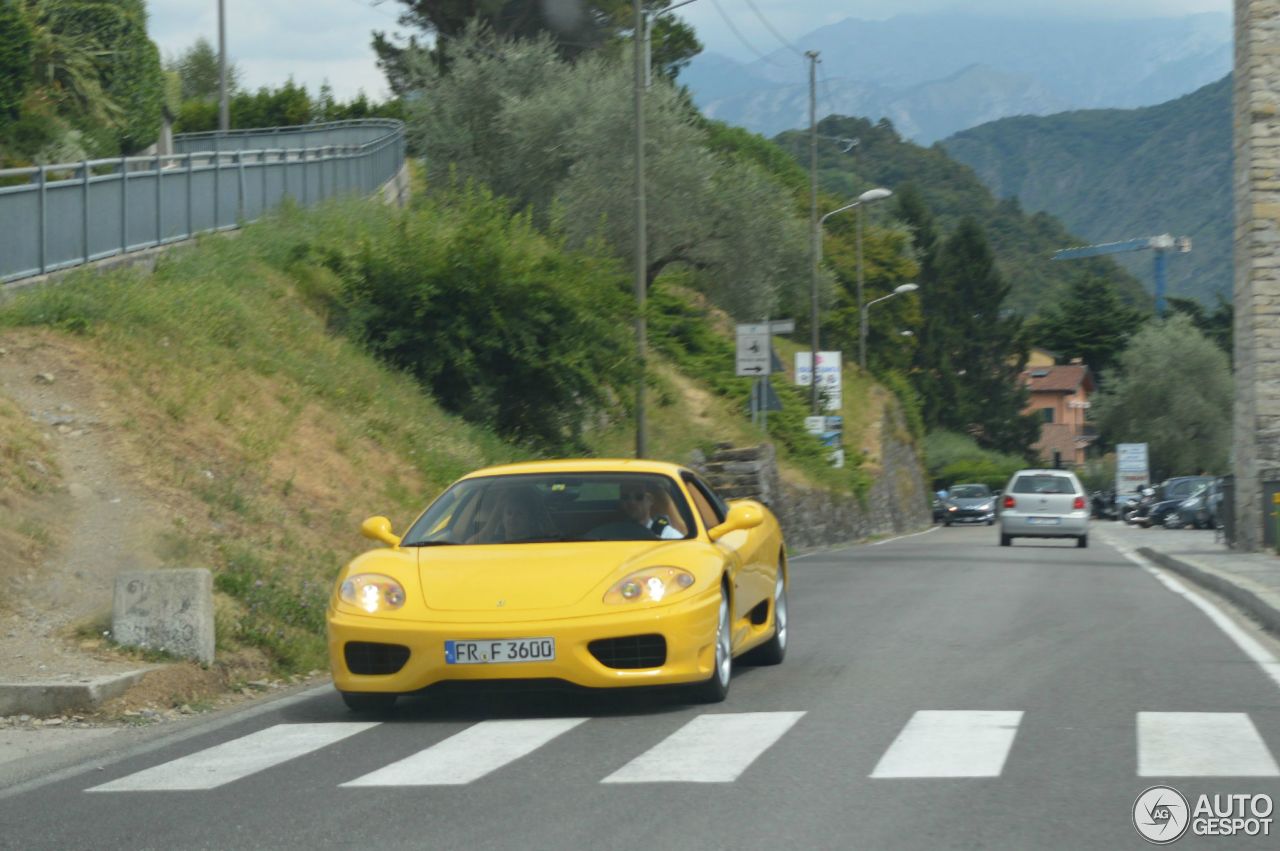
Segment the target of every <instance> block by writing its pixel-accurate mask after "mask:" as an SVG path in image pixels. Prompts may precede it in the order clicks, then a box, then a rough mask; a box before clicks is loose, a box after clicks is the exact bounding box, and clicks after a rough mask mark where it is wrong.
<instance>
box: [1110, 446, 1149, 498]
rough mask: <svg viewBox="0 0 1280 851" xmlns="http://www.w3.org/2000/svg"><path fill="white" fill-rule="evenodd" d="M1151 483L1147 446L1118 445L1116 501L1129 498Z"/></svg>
mask: <svg viewBox="0 0 1280 851" xmlns="http://www.w3.org/2000/svg"><path fill="white" fill-rule="evenodd" d="M1150 481H1151V474H1150V472H1149V471H1148V469H1147V444H1145V443H1117V444H1116V499H1117V500H1118V499H1120V498H1121V497H1122V496H1128V495H1129V494H1132V493H1134V492H1136V491H1137V489H1138V488H1139V487H1140V486H1143V485H1146V484H1147V483H1148V482H1150Z"/></svg>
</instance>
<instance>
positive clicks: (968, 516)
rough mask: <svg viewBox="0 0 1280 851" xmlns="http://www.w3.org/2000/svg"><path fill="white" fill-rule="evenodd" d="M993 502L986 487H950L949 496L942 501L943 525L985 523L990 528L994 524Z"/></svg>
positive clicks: (993, 498)
mask: <svg viewBox="0 0 1280 851" xmlns="http://www.w3.org/2000/svg"><path fill="white" fill-rule="evenodd" d="M995 500H996V498H995V495H994V494H993V493H991V488H989V487H987V486H986V485H976V484H975V485H952V487H951V493H950V495H949V496H948V497H947V498H946V500H944V501H943V508H944V511H945V513H944V514H943V516H942V522H943V525H946V526H950V525H951V524H952V523H986V524H987V525H988V526H990V525H991V524H992V523H995V522H996V504H995Z"/></svg>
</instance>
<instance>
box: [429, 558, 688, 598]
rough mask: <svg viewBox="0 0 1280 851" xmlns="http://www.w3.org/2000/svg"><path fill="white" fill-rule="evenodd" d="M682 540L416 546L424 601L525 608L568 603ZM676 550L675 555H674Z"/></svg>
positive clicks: (644, 564)
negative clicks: (420, 547)
mask: <svg viewBox="0 0 1280 851" xmlns="http://www.w3.org/2000/svg"><path fill="white" fill-rule="evenodd" d="M686 544H687V542H684V541H583V542H572V543H549V544H496V545H472V546H456V547H426V548H423V549H420V550H419V551H418V576H419V578H420V580H421V585H422V594H423V598H424V602H425V603H426V605H427V608H429V609H435V610H437V611H453V612H459V611H489V612H492V611H495V610H498V609H501V610H502V611H508V612H509V611H523V610H532V609H557V608H565V607H568V606H572V605H574V604H575V603H578V602H580V601H581V600H582V599H583V598H584V597H586V596H587V595H588V594H591V593H594V592H599V593H600V594H602V595H603V593H604V590H607V589H601V588H600V586H601V585H602V584H603V583H605V582H606V581H607V580H609V578H610V577H612V576H615V575H616V576H617V577H618V578H619V579H620V578H622V576H624V575H626V574H627V573H629V572H630V570H628V568H630V569H634V570H638V569H640V568H642V567H647V566H650V565H655V564H664V563H670V561H671V559H665V558H663V556H664V554H665V553H666V551H669V550H672V549H679V548H681V547H683V546H685V545H686ZM672 555H674V554H672Z"/></svg>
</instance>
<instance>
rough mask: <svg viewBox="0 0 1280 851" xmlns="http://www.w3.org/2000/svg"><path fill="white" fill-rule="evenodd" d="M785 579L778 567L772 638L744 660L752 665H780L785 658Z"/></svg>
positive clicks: (786, 638) (786, 624) (786, 616)
mask: <svg viewBox="0 0 1280 851" xmlns="http://www.w3.org/2000/svg"><path fill="white" fill-rule="evenodd" d="M787 626H788V612H787V577H786V575H785V574H784V573H783V571H782V567H781V566H779V567H778V578H777V580H776V581H775V582H774V586H773V636H772V637H771V638H770V639H769V640H768V641H766V642H765V643H764V644H761V645H760V646H759V647H757V648H756V649H755V650H752V651H751V653H750V654H749V655H748V656H747V657H746V658H745V660H744V661H747V662H750V663H751V664H753V665H781V664H782V660H783V659H785V658H787V640H788V635H787Z"/></svg>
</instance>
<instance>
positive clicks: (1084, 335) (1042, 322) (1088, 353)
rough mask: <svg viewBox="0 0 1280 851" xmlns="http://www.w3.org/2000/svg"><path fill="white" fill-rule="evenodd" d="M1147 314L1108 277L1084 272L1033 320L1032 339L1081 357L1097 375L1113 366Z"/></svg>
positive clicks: (1049, 347) (1050, 348)
mask: <svg viewBox="0 0 1280 851" xmlns="http://www.w3.org/2000/svg"><path fill="white" fill-rule="evenodd" d="M1144 319H1145V317H1144V316H1143V315H1142V313H1141V312H1140V311H1138V310H1136V309H1135V308H1132V307H1129V306H1128V305H1126V304H1125V303H1124V302H1123V301H1121V299H1120V296H1119V294H1118V293H1117V292H1116V289H1115V287H1114V286H1113V285H1112V284H1111V283H1110V282H1109V281H1107V280H1106V279H1105V278H1099V277H1097V276H1094V275H1089V274H1082V275H1080V276H1079V277H1077V278H1076V279H1075V280H1074V281H1072V282H1071V285H1070V287H1069V288H1068V289H1067V291H1066V292H1065V293H1064V294H1063V295H1062V296H1061V297H1060V298H1059V300H1058V301H1057V302H1056V303H1055V304H1053V305H1051V306H1050V307H1049V308H1047V309H1046V310H1045V311H1044V313H1043V314H1041V315H1040V316H1039V317H1037V318H1036V319H1035V320H1033V322H1032V323H1031V327H1030V329H1029V330H1028V336H1029V337H1030V339H1031V340H1033V341H1034V342H1036V343H1038V344H1039V345H1041V346H1043V347H1044V348H1046V349H1049V350H1051V351H1053V352H1054V353H1055V354H1057V355H1059V356H1061V357H1063V358H1081V359H1083V360H1084V362H1085V363H1086V364H1088V366H1089V368H1090V369H1092V370H1093V371H1094V373H1095V374H1097V375H1102V373H1103V371H1104V370H1108V369H1110V368H1111V367H1112V366H1113V365H1114V364H1115V359H1116V357H1118V356H1119V354H1120V352H1121V351H1122V350H1123V349H1124V347H1125V344H1126V343H1127V342H1128V339H1129V337H1130V336H1131V335H1132V334H1133V333H1134V332H1135V331H1137V330H1138V328H1139V327H1140V326H1141V325H1142V323H1143V321H1144Z"/></svg>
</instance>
